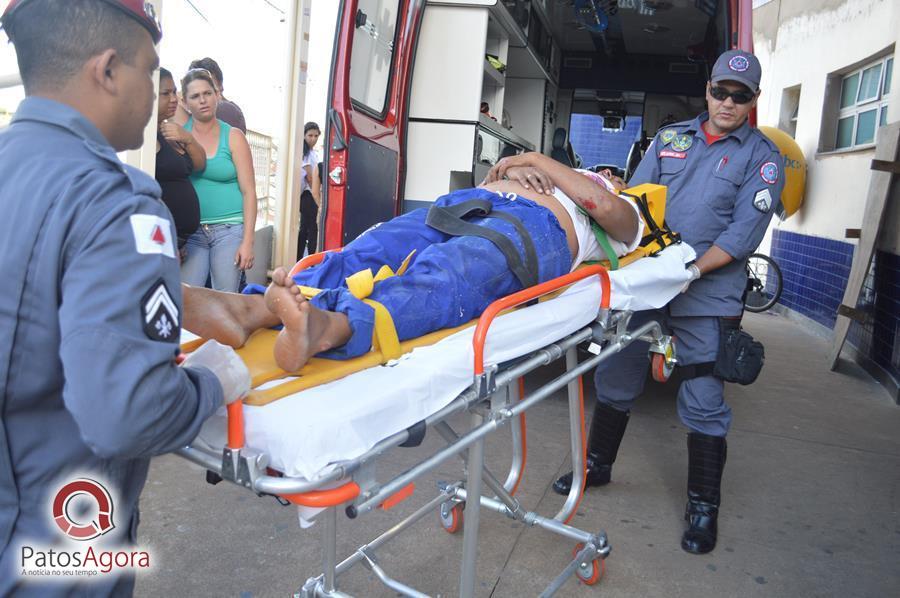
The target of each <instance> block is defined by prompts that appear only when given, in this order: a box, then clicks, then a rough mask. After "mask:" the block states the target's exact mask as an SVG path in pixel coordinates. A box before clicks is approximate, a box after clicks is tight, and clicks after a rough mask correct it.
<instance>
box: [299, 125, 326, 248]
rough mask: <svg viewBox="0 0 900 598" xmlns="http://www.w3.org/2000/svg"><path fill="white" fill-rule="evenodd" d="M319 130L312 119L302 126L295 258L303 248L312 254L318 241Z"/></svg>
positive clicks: (319, 193) (319, 190) (319, 189)
mask: <svg viewBox="0 0 900 598" xmlns="http://www.w3.org/2000/svg"><path fill="white" fill-rule="evenodd" d="M319 135H321V131H320V129H319V125H318V124H316V123H315V122H313V121H310V122H308V123H306V124H305V125H304V126H303V165H302V167H301V168H302V178H301V180H300V190H301V191H300V235H299V238H298V240H297V259H298V260H299V259H302V258H303V250H304V249H305V250H306V251H307V252H308V253H310V254H313V253H315V252H316V245H317V243H318V241H319V206H320V205H322V183H321V180H320V179H319V156H318V154H316V150H314V149H313V147H315V145H316V142H317V141H318V140H319Z"/></svg>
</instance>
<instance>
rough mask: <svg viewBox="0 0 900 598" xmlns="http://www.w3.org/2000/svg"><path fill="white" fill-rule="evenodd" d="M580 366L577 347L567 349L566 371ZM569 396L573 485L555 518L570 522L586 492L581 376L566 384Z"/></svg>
mask: <svg viewBox="0 0 900 598" xmlns="http://www.w3.org/2000/svg"><path fill="white" fill-rule="evenodd" d="M576 367H578V354H577V351H576V349H575V347H572V348H570V349H568V350H567V351H566V371H567V372H569V371H572V370H573V369H575V368H576ZM566 392H567V394H568V397H569V431H570V434H569V437H570V440H571V443H572V447H571V449H572V450H571V453H572V487H571V488H570V489H569V495H568V496H567V497H566V502H565V503H564V504H563V506H562V508H561V509H560V510H559V513H557V514H556V516H555V517H554V519H556V520H557V521H563V522H566V523H568V521H569V520H570V519H571V518H572V515H574V514H575V509H577V508H578V503H580V502H581V496H582V493H583V492H584V448H585V447H584V393H583V392H582V382H581V376H578V377H577V378H575V379H573V380H572V381H570V382H569V383H568V384H567V385H566Z"/></svg>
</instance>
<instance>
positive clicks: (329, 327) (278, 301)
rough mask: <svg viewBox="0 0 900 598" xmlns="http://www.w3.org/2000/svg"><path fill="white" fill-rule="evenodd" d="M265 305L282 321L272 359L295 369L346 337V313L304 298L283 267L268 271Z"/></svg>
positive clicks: (287, 367)
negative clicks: (339, 312)
mask: <svg viewBox="0 0 900 598" xmlns="http://www.w3.org/2000/svg"><path fill="white" fill-rule="evenodd" d="M266 306H267V307H268V308H269V311H271V312H272V313H273V314H275V315H276V316H277V317H278V319H279V320H281V322H282V323H283V324H284V328H283V329H282V330H281V332H280V333H279V334H278V338H277V339H276V340H275V349H274V353H275V363H277V364H278V367H280V368H281V369H283V370H285V371H287V372H296V371H298V370H299V369H301V368H302V367H303V366H304V365H306V362H307V361H309V360H310V358H311V357H312V356H313V355H315V354H316V353H320V352H322V351H327V350H328V349H331V348H332V347H336V346H338V345H342V344H344V343H345V342H347V340H349V338H350V334H351V332H350V326H349V323H348V322H347V318H346V316H344V315H343V314H336V313H332V312H328V311H324V310H321V309H319V308H317V307H313V305H312V304H311V303H310V302H309V301H307V300H306V298H305V297H304V296H303V295H302V294H301V293H300V288H299V287H298V286H297V285H296V284H295V283H294V281H293V279H291V277H290V276H288V273H287V272H286V271H285V269H284V268H277V269H276V270H275V271H274V272H273V273H272V284H270V285H269V288H268V289H266Z"/></svg>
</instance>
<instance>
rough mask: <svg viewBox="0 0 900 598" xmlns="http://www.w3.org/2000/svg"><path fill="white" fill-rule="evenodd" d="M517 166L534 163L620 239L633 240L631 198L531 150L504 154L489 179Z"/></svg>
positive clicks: (635, 227) (634, 226) (635, 224)
mask: <svg viewBox="0 0 900 598" xmlns="http://www.w3.org/2000/svg"><path fill="white" fill-rule="evenodd" d="M514 167H531V168H535V169H537V170H539V171H542V172H543V173H544V175H545V176H547V177H549V179H550V180H551V181H552V182H553V184H555V185H556V186H557V187H559V188H560V189H562V191H563V193H565V194H566V195H568V196H569V197H570V198H572V201H574V202H575V203H576V204H578V205H579V206H581V207H582V208H584V209H585V211H586V212H587V213H588V214H590V216H591V218H593V219H594V220H595V221H596V222H597V224H599V225H600V226H602V227H603V230H605V231H606V233H607V234H608V235H609V236H611V237H612V238H613V239H615V240H617V241H622V242H623V243H630V242H631V241H632V240H633V239H634V236H635V235H636V234H637V231H638V217H637V214H636V213H635V211H634V208H633V207H631V205H629V203H628V200H627V199H624V198H621V197H618V196H616V195H613V194H612V193H610V192H609V191H607V190H606V188H605V187H602V186H600V185H598V184H597V183H595V182H594V181H592V180H591V179H589V178H588V177H586V176H584V175H582V174H580V173H578V172H576V171H575V170H573V169H571V168H569V167H568V166H565V165H563V164H561V163H559V162H557V161H556V160H554V159H553V158H550V157H548V156H545V155H543V154H539V153H537V152H529V153H526V154H520V155H518V156H510V157H508V158H503V159H502V160H500V161H499V162H497V164H495V165H494V167H493V168H491V170H490V171H489V172H488V175H487V177H486V178H485V182H486V183H491V182H494V181H497V180H500V179H502V178H503V177H504V176H505V175H506V173H507V171H508V170H509V169H511V168H514Z"/></svg>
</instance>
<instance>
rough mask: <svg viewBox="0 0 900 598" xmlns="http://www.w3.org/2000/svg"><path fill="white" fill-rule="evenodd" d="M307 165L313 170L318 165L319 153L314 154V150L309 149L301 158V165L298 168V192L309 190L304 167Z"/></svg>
mask: <svg viewBox="0 0 900 598" xmlns="http://www.w3.org/2000/svg"><path fill="white" fill-rule="evenodd" d="M307 166H309V167H310V168H312V169H313V170H315V169H316V168H318V167H319V155H318V154H316V150H314V149H310V150H309V153H308V154H306V157H305V158H303V167H302V168H301V169H300V170H301V172H302V175H301V176H302V178H301V179H300V193H303V192H304V191H308V190H309V180H307V179H308V176H307V174H306V167H307Z"/></svg>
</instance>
